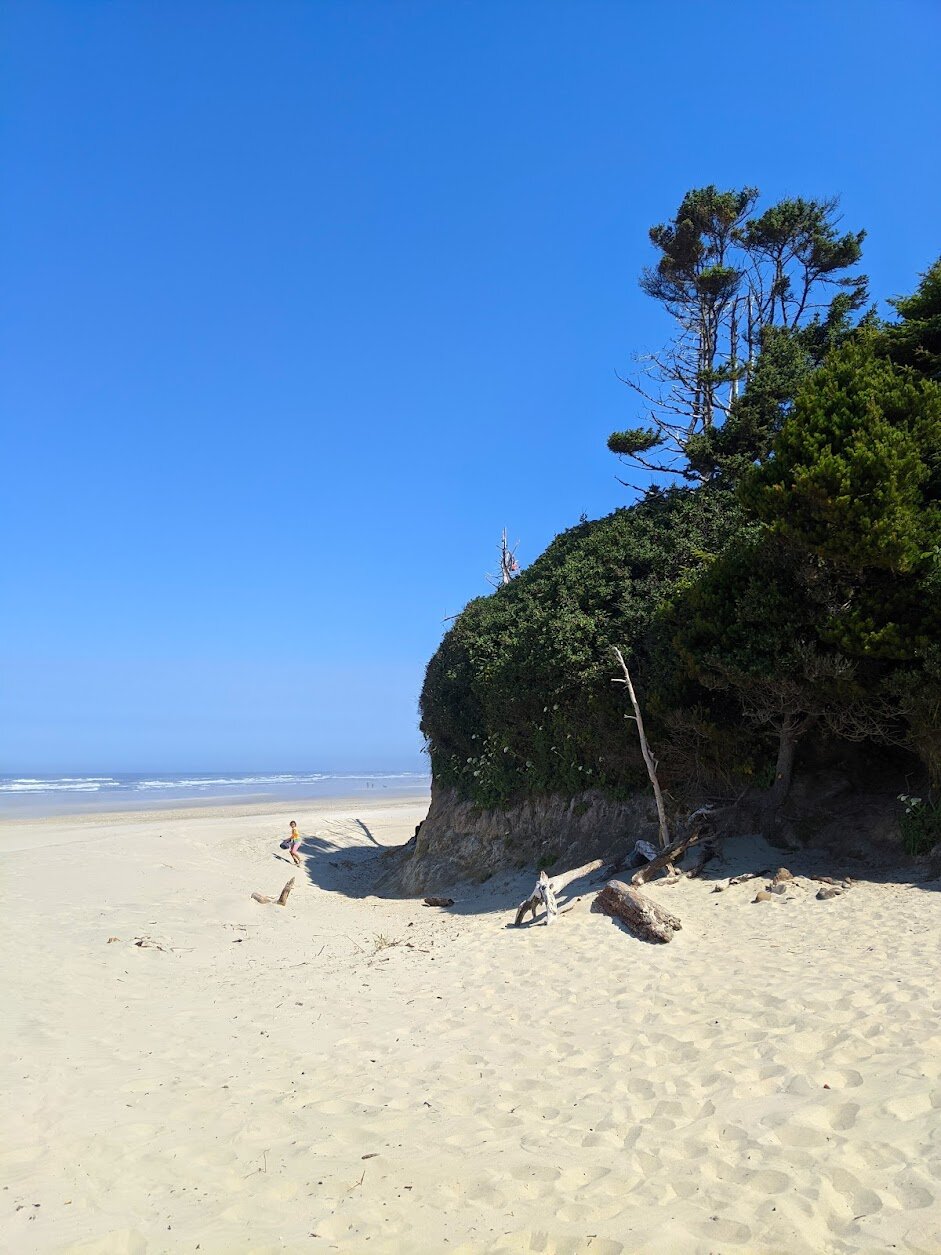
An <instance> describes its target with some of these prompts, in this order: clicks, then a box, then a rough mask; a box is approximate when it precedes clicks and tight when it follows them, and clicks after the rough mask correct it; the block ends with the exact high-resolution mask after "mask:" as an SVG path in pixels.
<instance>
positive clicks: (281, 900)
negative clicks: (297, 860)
mask: <svg viewBox="0 0 941 1255" xmlns="http://www.w3.org/2000/svg"><path fill="white" fill-rule="evenodd" d="M295 879H296V877H294V876H292V877H291V879H290V880H289V881H288V882H287V884H286V885H285V886H284V888H283V889H282V890H281V893H280V895H279V896H278V897H276V898H270V897H268V895H267V894H265V893H253V894H252V899H253V900H254V901H255V902H261V903H263V904H264V903H269V902H274V903H276V904H277V905H278V906H284V905H285V904H286V902H287V900H288V898H289V897H290V896H291V890H292V889H293V888H294V881H295Z"/></svg>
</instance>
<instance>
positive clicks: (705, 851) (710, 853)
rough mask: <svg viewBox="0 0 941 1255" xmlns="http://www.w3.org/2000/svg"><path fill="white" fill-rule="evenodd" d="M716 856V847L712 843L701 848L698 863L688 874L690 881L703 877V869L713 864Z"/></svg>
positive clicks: (707, 843)
mask: <svg viewBox="0 0 941 1255" xmlns="http://www.w3.org/2000/svg"><path fill="white" fill-rule="evenodd" d="M716 855H717V851H716V847H715V846H714V845H713V844H712V843H711V842H706V844H705V845H703V846H700V849H699V857H698V858H697V859H696V862H695V863H694V864H693V865H692V867H691V868H690V869H689V871H688V872H687V873H686V875H687V876H688V877H689V879H690V880H695V879H696V877H697V876H700V875H702V869H703V868H704V867H705V866H706V864H707V863H711V862H712V860H713V859H714V858H715V857H716Z"/></svg>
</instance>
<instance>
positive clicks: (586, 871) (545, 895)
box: [426, 858, 604, 928]
mask: <svg viewBox="0 0 941 1255" xmlns="http://www.w3.org/2000/svg"><path fill="white" fill-rule="evenodd" d="M601 867H604V859H603V858H595V859H592V861H591V862H590V863H583V864H582V866H581V867H575V868H573V869H572V870H571V871H568V872H560V873H559V875H558V876H553V877H552V879H551V880H550V879H549V875H548V873H547V872H545V871H541V872H540V873H539V879H538V880H537V881H536V884H535V886H534V888H533V891H532V893H531V894H530V895H529V897H528V898H524V899H523V901H522V902H521V903H520V904H519V906H518V907H517V908H516V920H515V924H516V927H517V928H518V927H519V926H520V924H522V922H523V919H524V918H525V915H526V912H527V911H531V912H532V917H533V919H535V918H536V912H537V910H538V909H539V907H540V906H544V907H545V908H546V923H547V924H551V923H552V921H553V920H554V919H555V917H556V916H557V915H558V913H559V904H558V902H557V900H556V895H557V894H559V893H561V892H562V890H563V889H565V888H567V887H568V886H569V885H570V884H572V882H573V881H575V880H581V878H582V877H583V876H589V875H591V873H592V872H596V871H598V869H599V868H601ZM426 900H427V899H426Z"/></svg>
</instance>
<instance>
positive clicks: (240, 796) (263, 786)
mask: <svg viewBox="0 0 941 1255" xmlns="http://www.w3.org/2000/svg"><path fill="white" fill-rule="evenodd" d="M430 786H431V778H430V776H429V775H428V773H427V772H415V771H400V772H321V771H310V772H280V773H278V772H272V773H265V772H257V773H252V774H243V773H239V772H231V773H212V772H190V773H188V774H181V775H174V774H171V773H163V774H162V773H160V772H149V773H145V774H142V775H131V774H127V773H121V772H115V773H114V774H113V775H101V776H80V775H74V776H12V775H0V819H25V818H29V819H41V818H44V817H46V816H52V815H76V814H82V813H84V812H89V811H132V810H156V809H158V808H162V807H182V806H200V805H210V804H215V805H222V804H224V803H226V802H229V803H231V802H292V801H308V800H310V801H316V800H317V799H318V798H330V797H359V796H360V795H363V794H368V795H369V797H370V798H372V797H376V798H378V797H380V796H382V795H383V794H385V795H394V794H407V793H422V792H424V791H425V790H426V789H428V788H430Z"/></svg>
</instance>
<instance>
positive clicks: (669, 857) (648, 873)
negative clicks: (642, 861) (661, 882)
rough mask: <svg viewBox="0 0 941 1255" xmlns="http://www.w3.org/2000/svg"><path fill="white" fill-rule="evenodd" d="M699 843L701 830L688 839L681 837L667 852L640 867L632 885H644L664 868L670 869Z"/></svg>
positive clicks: (633, 877) (694, 831)
mask: <svg viewBox="0 0 941 1255" xmlns="http://www.w3.org/2000/svg"><path fill="white" fill-rule="evenodd" d="M698 841H699V830H698V829H696V828H694V829H693V831H692V832H691V833H690V834H689V836H687V837H681V838H680V839H679V841H674V842H673V844H672V845H668V846H667V848H666V849H665V850H663V851H662V852H661V853H660V854H658V855H657V857H656V858H655V859H652V860H651V861H650V862H649V863H647V864H646V866H644V867H640V868H638V869H637V871H636V872H635V873H634V875H633V876H632V877H631V884H632V885H644V884H646V883H647V881H648V880H650V879H651V878H652V877H653V876H655V875H656V873H657V872H658V871H661V870H662V869H663V868H667V869H670V868H672V866H673V864H674V863H675V862H677V861H678V860H679V859H681V858H682V857H683V855H684V854H685V853H686V851H687V850H688V849H689V847H690V846H691V845H696V843H697V842H698Z"/></svg>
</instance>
